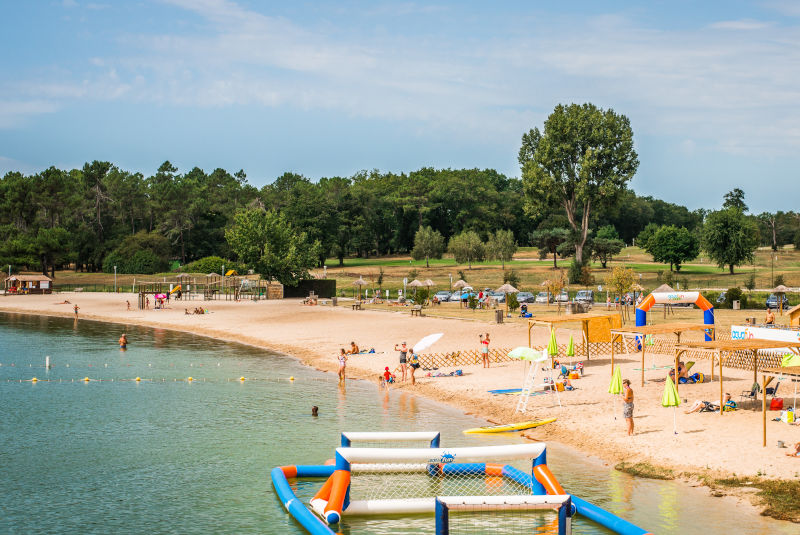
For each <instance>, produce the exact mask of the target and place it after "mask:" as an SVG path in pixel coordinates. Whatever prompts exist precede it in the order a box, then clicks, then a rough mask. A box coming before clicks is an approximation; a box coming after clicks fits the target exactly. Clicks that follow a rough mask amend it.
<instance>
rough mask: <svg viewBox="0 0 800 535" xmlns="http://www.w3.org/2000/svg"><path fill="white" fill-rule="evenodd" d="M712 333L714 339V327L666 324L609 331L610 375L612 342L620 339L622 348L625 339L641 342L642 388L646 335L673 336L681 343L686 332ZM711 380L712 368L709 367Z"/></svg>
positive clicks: (694, 324) (612, 366) (612, 367)
mask: <svg viewBox="0 0 800 535" xmlns="http://www.w3.org/2000/svg"><path fill="white" fill-rule="evenodd" d="M708 329H710V330H711V331H712V333H711V337H712V338H714V333H713V331H714V326H713V325H711V326H709V325H702V324H699V323H666V324H662V325H642V326H641V327H622V328H620V329H611V373H613V372H614V342H616V341H617V340H618V339H621V340H622V342H623V347H625V346H624V342H625V338H626V337H637V336H638V337H639V338H641V340H642V386H644V354H645V348H646V347H647V346H646V345H645V343H644V342H645V337H646V336H647V335H651V336H652V335H656V334H674V335H675V336H676V337H677V338H678V343H679V344H680V343H681V334H682V333H684V332H688V331H706V330H708ZM711 370H712V378H713V370H714V367H713V366H712V367H711Z"/></svg>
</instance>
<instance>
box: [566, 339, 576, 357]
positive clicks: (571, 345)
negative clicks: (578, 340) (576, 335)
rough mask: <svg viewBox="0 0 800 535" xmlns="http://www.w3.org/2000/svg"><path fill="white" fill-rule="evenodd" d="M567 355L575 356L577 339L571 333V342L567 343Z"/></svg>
mask: <svg viewBox="0 0 800 535" xmlns="http://www.w3.org/2000/svg"><path fill="white" fill-rule="evenodd" d="M567 356H568V357H574V356H575V340H573V339H572V335H569V343H568V344H567Z"/></svg>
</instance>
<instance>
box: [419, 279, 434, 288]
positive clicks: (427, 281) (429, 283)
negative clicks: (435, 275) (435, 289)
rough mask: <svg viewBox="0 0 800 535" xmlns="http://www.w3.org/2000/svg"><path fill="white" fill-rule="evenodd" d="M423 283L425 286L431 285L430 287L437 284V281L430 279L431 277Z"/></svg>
mask: <svg viewBox="0 0 800 535" xmlns="http://www.w3.org/2000/svg"><path fill="white" fill-rule="evenodd" d="M422 284H424V285H425V286H427V287H429V288H430V287H431V286H436V283H435V282H433V281H432V280H430V279H427V280H426V281H425V282H423V283H422Z"/></svg>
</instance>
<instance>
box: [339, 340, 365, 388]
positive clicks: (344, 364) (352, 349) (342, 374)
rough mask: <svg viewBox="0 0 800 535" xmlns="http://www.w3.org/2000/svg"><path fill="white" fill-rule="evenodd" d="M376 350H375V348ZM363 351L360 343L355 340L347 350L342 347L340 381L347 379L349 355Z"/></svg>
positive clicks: (340, 353) (340, 352) (340, 351)
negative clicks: (359, 345)
mask: <svg viewBox="0 0 800 535" xmlns="http://www.w3.org/2000/svg"><path fill="white" fill-rule="evenodd" d="M373 351H374V350H373ZM360 352H361V350H360V349H359V347H358V344H356V343H355V342H350V349H347V350H345V348H341V349H340V350H339V356H338V359H339V372H338V374H339V382H340V383H343V382H344V380H345V373H346V370H347V356H348V355H357V354H359V353H360Z"/></svg>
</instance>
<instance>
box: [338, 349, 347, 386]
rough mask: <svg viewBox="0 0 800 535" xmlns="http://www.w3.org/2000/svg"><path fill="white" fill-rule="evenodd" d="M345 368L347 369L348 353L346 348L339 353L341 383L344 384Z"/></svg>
mask: <svg viewBox="0 0 800 535" xmlns="http://www.w3.org/2000/svg"><path fill="white" fill-rule="evenodd" d="M345 368H347V351H345V350H344V348H342V349H341V352H340V353H339V382H340V383H343V382H344V379H345Z"/></svg>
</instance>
